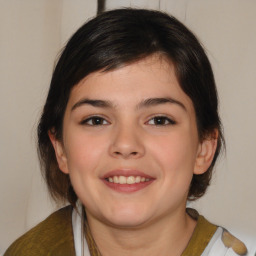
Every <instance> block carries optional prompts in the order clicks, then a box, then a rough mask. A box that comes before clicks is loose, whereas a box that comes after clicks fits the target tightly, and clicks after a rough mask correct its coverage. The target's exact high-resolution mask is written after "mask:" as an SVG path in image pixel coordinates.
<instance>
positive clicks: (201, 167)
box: [194, 130, 218, 174]
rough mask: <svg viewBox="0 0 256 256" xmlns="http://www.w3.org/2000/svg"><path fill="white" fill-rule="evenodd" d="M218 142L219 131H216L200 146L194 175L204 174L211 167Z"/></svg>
mask: <svg viewBox="0 0 256 256" xmlns="http://www.w3.org/2000/svg"><path fill="white" fill-rule="evenodd" d="M217 142H218V131H217V130H214V131H213V132H212V133H210V134H209V135H208V136H207V137H206V138H205V139H204V140H203V141H202V142H201V143H200V145H199V147H198V152H197V157H196V162H195V168H194V174H203V173H205V172H206V171H207V170H208V168H209V167H210V165H211V163H212V160H213V157H214V155H215V151H216V148H217Z"/></svg>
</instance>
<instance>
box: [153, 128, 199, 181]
mask: <svg viewBox="0 0 256 256" xmlns="http://www.w3.org/2000/svg"><path fill="white" fill-rule="evenodd" d="M151 152H152V155H154V157H155V159H156V161H158V164H159V165H160V166H161V168H162V169H163V170H164V172H163V175H167V176H170V175H172V176H189V177H190V176H191V175H192V174H193V170H194V165H195V160H196V143H195V139H194V137H193V136H192V135H191V134H190V133H179V134H177V133H176V134H175V136H172V135H170V136H168V137H165V138H159V139H158V140H157V145H154V146H151Z"/></svg>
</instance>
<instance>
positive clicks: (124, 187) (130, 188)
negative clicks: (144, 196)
mask: <svg viewBox="0 0 256 256" xmlns="http://www.w3.org/2000/svg"><path fill="white" fill-rule="evenodd" d="M153 181H154V180H149V181H145V182H140V183H134V184H118V183H114V182H108V181H106V180H105V179H104V180H103V182H104V183H105V184H106V185H107V186H108V187H109V188H111V189H113V190H115V191H118V192H122V193H132V192H136V191H139V190H142V189H144V188H146V187H147V186H149V185H150V184H151V183H152V182H153Z"/></svg>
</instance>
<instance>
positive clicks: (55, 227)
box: [4, 206, 217, 256]
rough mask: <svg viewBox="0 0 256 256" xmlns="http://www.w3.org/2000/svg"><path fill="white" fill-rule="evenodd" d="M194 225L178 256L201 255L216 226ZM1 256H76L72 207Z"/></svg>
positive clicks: (93, 248)
mask: <svg viewBox="0 0 256 256" xmlns="http://www.w3.org/2000/svg"><path fill="white" fill-rule="evenodd" d="M189 214H190V215H191V216H192V217H194V218H196V219H197V225H196V228H195V230H194V232H193V235H192V237H191V239H190V242H189V244H188V246H187V248H186V249H185V250H184V252H183V253H182V255H181V256H198V255H201V254H202V252H203V251H204V249H205V247H206V246H207V244H208V243H209V241H210V240H211V238H212V236H213V235H214V233H215V231H216V229H217V226H215V225H213V224H211V223H209V222H208V221H207V220H206V219H205V218H204V217H203V216H193V214H194V213H193V211H191V212H189ZM87 241H89V245H88V246H89V249H90V253H91V255H92V256H97V255H100V253H98V250H97V246H96V244H95V243H94V241H92V240H91V241H90V239H88V236H87ZM4 256H75V247H74V239H73V230H72V207H71V206H67V207H65V208H62V209H60V210H58V211H57V212H55V213H53V214H52V215H50V216H49V217H48V218H47V219H46V220H44V221H43V222H41V223H40V224H38V225H37V226H36V227H34V228H33V229H31V230H30V231H28V232H27V233H26V234H24V235H23V236H22V237H20V238H19V239H18V240H16V241H15V242H14V243H13V244H12V245H11V246H10V247H9V249H7V251H6V252H5V254H4Z"/></svg>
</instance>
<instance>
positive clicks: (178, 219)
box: [87, 209, 196, 256]
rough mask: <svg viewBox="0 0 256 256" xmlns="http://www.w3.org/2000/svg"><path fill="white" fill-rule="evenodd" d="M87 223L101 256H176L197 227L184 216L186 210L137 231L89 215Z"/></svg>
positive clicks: (180, 252)
mask: <svg viewBox="0 0 256 256" xmlns="http://www.w3.org/2000/svg"><path fill="white" fill-rule="evenodd" d="M87 219H88V223H89V226H90V229H91V232H92V235H93V238H94V240H95V242H96V244H97V246H98V248H99V251H100V252H101V254H102V256H128V255H133V256H141V255H148V256H159V252H161V256H170V255H171V256H179V255H181V254H182V252H183V251H184V249H185V248H186V246H187V244H188V242H189V240H190V238H191V236H192V233H193V231H194V228H195V226H196V221H195V220H193V219H192V218H191V217H189V216H188V215H187V214H186V213H185V209H184V211H183V212H181V213H176V214H174V215H173V214H172V215H166V216H164V217H163V216H162V217H161V218H159V220H157V221H155V222H152V223H148V224H146V225H143V226H141V227H136V228H118V227H113V226H109V225H106V224H104V223H102V222H100V221H98V220H97V219H96V218H94V217H93V216H92V215H90V214H89V213H87ZM170 252H171V254H170Z"/></svg>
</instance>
